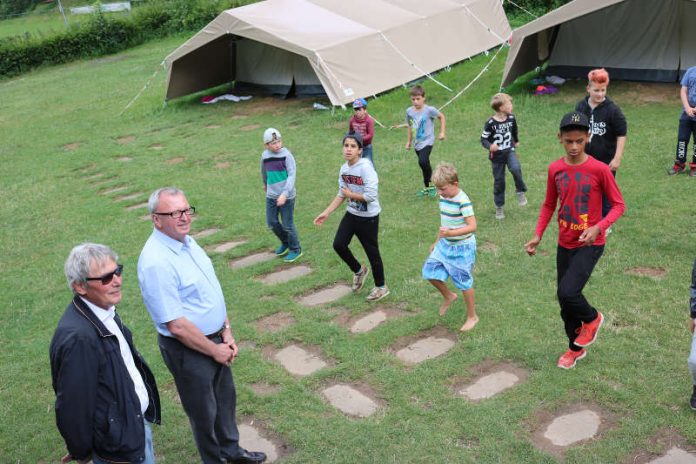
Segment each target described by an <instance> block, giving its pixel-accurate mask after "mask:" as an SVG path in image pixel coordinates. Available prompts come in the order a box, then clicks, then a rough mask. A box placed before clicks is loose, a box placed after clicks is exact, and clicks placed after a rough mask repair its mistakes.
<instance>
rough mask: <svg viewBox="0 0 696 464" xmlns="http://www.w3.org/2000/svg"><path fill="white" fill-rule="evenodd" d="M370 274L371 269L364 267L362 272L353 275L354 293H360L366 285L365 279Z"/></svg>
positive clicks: (352, 288) (352, 287)
mask: <svg viewBox="0 0 696 464" xmlns="http://www.w3.org/2000/svg"><path fill="white" fill-rule="evenodd" d="M369 273H370V268H368V267H367V266H362V267H361V268H360V270H359V271H358V272H357V273H355V274H353V285H352V286H351V287H350V288H351V290H353V292H359V291H360V289H361V288H363V285H365V277H367V275H368V274H369Z"/></svg>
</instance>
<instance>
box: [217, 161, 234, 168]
mask: <svg viewBox="0 0 696 464" xmlns="http://www.w3.org/2000/svg"><path fill="white" fill-rule="evenodd" d="M231 165H232V163H230V162H229V161H222V162H220V163H216V164H215V169H227V168H229V167H230V166H231Z"/></svg>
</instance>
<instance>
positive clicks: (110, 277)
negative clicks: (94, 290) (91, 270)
mask: <svg viewBox="0 0 696 464" xmlns="http://www.w3.org/2000/svg"><path fill="white" fill-rule="evenodd" d="M122 272H123V264H118V265H117V266H116V269H114V270H113V271H112V272H109V273H108V274H104V275H103V276H101V277H87V278H86V279H85V280H101V284H102V285H109V284H110V283H111V281H112V280H114V276H115V275H117V276H119V277H120V276H121V273H122Z"/></svg>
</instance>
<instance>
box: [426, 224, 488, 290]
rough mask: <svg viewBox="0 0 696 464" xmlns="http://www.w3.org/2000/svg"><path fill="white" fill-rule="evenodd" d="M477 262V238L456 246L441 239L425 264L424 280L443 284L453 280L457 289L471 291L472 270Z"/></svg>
mask: <svg viewBox="0 0 696 464" xmlns="http://www.w3.org/2000/svg"><path fill="white" fill-rule="evenodd" d="M475 262H476V237H471V238H469V239H467V240H464V241H463V242H462V243H457V244H455V245H452V244H450V243H449V242H448V241H447V240H446V239H444V238H441V239H440V240H439V241H438V242H437V245H435V249H434V250H433V252H432V253H430V256H428V259H426V260H425V264H423V278H424V279H426V280H440V281H442V282H446V281H447V279H448V278H451V279H452V283H454V286H455V287H457V288H458V289H460V290H469V289H470V288H472V287H473V286H474V277H473V276H472V275H471V268H472V267H473V266H474V263H475Z"/></svg>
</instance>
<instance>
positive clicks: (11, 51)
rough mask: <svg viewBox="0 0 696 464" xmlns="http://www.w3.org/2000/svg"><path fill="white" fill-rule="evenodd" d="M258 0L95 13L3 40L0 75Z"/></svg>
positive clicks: (181, 1) (110, 48) (189, 24)
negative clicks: (54, 29)
mask: <svg viewBox="0 0 696 464" xmlns="http://www.w3.org/2000/svg"><path fill="white" fill-rule="evenodd" d="M254 1H256V0H174V1H165V0H156V1H152V2H149V3H147V4H145V5H143V6H140V7H138V8H135V9H134V10H133V11H132V12H131V13H130V14H129V15H128V16H114V15H109V16H107V15H105V14H103V13H101V12H97V13H94V14H93V15H91V16H90V17H89V19H88V20H87V21H84V22H82V23H80V24H77V25H73V26H71V27H70V28H69V29H67V30H66V31H65V32H61V33H58V34H54V35H51V36H48V37H41V36H30V35H27V36H23V37H14V38H8V39H3V40H0V76H6V77H11V76H16V75H18V74H21V73H24V72H27V71H29V70H31V69H34V68H36V67H38V66H42V65H49V64H59V63H65V62H68V61H72V60H76V59H79V58H89V57H96V56H101V55H106V54H109V53H115V52H118V51H122V50H125V49H127V48H130V47H133V46H135V45H138V44H141V43H143V42H145V41H147V40H150V39H154V38H158V37H163V36H166V35H170V34H174V33H180V32H186V31H196V30H198V29H200V28H202V27H203V26H205V25H206V24H207V23H209V22H210V21H211V20H212V19H213V18H215V17H216V16H217V15H218V14H219V13H220V12H221V11H223V10H225V9H228V8H234V7H237V6H241V5H244V4H248V3H253V2H254Z"/></svg>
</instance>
